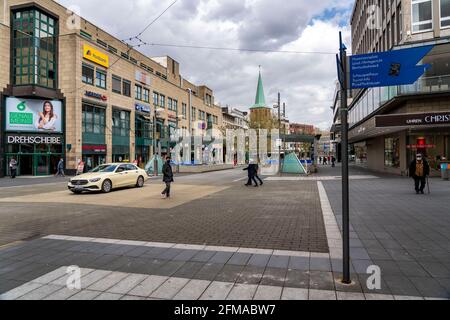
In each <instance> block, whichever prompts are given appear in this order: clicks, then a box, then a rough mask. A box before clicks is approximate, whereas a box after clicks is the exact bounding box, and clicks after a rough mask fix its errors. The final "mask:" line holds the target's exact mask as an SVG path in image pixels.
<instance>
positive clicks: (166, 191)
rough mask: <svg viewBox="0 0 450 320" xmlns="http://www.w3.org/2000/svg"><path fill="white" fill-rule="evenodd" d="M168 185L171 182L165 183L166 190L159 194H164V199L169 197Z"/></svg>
mask: <svg viewBox="0 0 450 320" xmlns="http://www.w3.org/2000/svg"><path fill="white" fill-rule="evenodd" d="M170 184H171V182H166V188H165V189H164V191H163V192H162V193H161V194H165V195H166V197H170Z"/></svg>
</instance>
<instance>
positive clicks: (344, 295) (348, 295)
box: [336, 291, 366, 301]
mask: <svg viewBox="0 0 450 320" xmlns="http://www.w3.org/2000/svg"><path fill="white" fill-rule="evenodd" d="M336 295H337V299H338V300H360V301H361V300H366V299H365V297H364V294H362V293H356V292H342V291H337V292H336Z"/></svg>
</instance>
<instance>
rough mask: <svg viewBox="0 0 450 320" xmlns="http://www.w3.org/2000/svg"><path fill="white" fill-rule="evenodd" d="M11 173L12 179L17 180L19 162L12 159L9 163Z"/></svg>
mask: <svg viewBox="0 0 450 320" xmlns="http://www.w3.org/2000/svg"><path fill="white" fill-rule="evenodd" d="M9 173H10V174H11V179H15V178H16V175H17V160H16V159H14V158H11V160H10V161H9Z"/></svg>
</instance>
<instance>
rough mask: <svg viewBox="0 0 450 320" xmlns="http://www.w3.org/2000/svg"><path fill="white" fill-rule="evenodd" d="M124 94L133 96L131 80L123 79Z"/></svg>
mask: <svg viewBox="0 0 450 320" xmlns="http://www.w3.org/2000/svg"><path fill="white" fill-rule="evenodd" d="M122 89H123V91H122V94H123V95H124V96H127V97H131V81H128V80H125V79H124V80H123V82H122Z"/></svg>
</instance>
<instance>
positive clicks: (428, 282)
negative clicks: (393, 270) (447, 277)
mask: <svg viewBox="0 0 450 320" xmlns="http://www.w3.org/2000/svg"><path fill="white" fill-rule="evenodd" d="M409 280H410V281H411V282H412V284H413V285H414V286H415V287H416V288H417V290H418V291H419V292H420V296H422V297H432V298H449V294H448V291H447V290H446V289H444V288H443V287H442V286H441V285H440V284H439V282H437V281H436V280H434V279H433V278H429V277H426V278H423V277H422V278H420V277H410V278H409Z"/></svg>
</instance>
